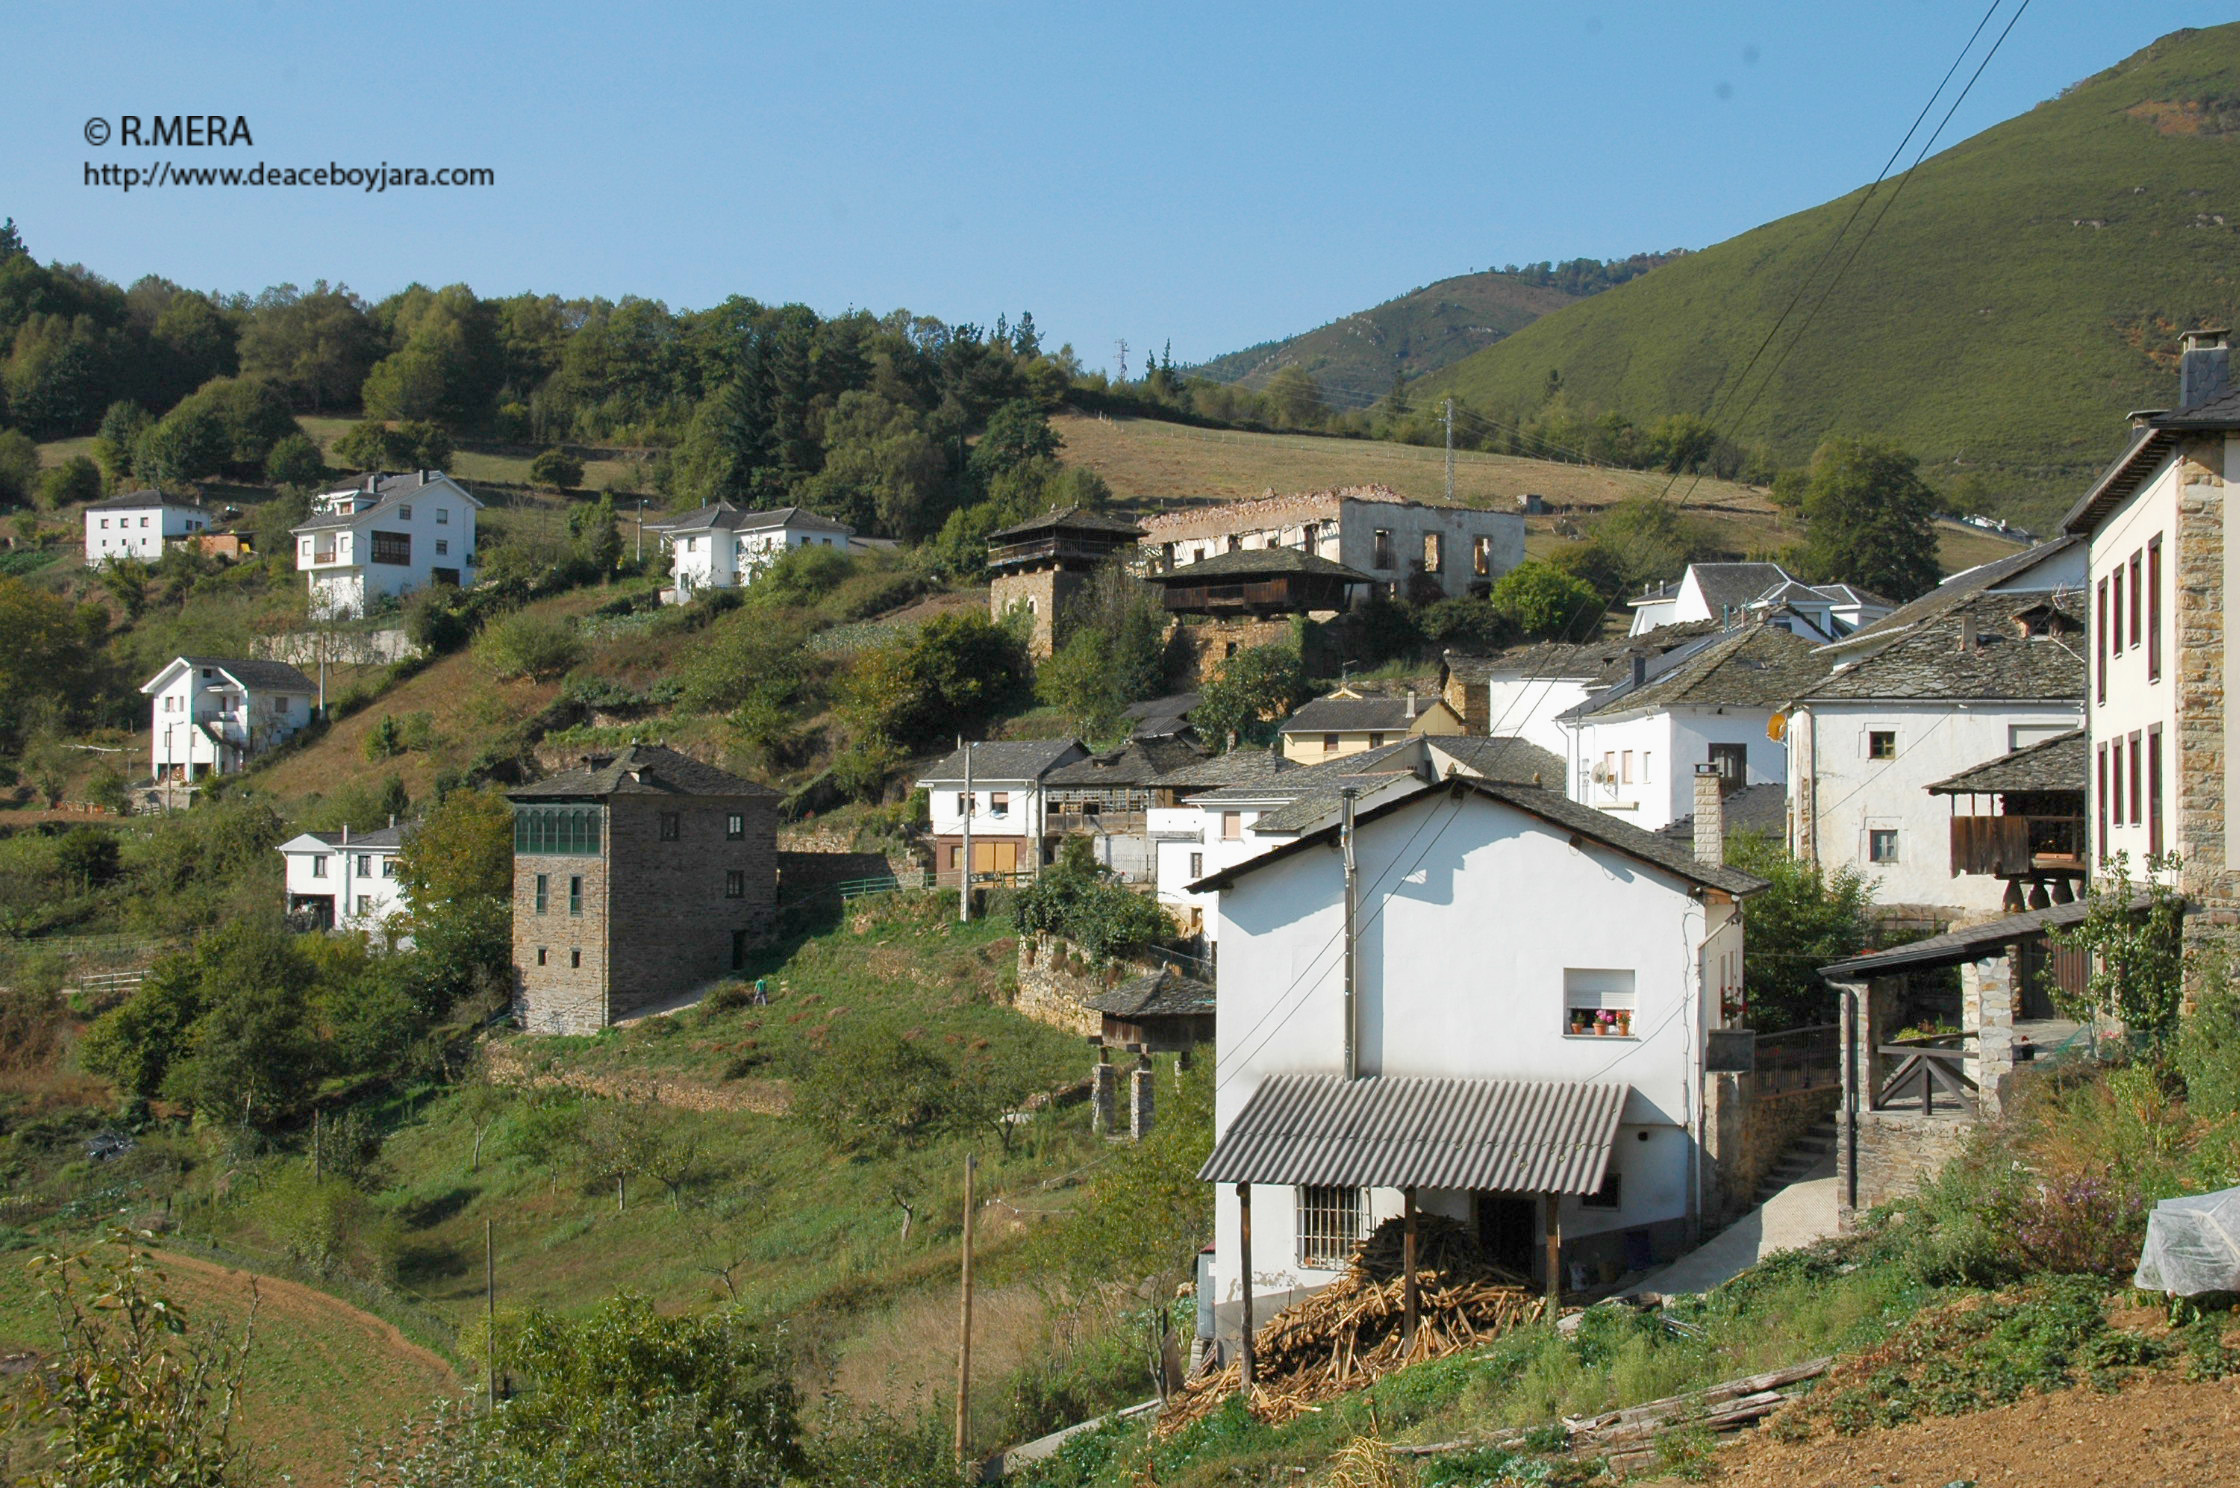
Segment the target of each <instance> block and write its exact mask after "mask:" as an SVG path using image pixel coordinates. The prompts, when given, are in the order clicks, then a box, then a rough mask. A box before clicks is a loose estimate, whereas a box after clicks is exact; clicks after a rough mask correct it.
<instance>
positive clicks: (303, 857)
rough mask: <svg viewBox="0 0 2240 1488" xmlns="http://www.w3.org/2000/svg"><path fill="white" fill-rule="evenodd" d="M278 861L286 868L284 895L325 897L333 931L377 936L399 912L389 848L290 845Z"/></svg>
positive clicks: (398, 884)
mask: <svg viewBox="0 0 2240 1488" xmlns="http://www.w3.org/2000/svg"><path fill="white" fill-rule="evenodd" d="M297 841H298V842H300V841H301V839H300V838H299V839H297ZM281 857H282V858H283V859H284V860H285V861H286V863H287V875H286V876H287V893H288V894H289V895H291V896H293V895H297V894H321V895H327V896H329V897H331V898H332V899H333V900H334V925H335V928H336V929H337V930H366V931H379V930H381V929H383V928H384V927H386V926H387V924H388V923H389V921H390V919H391V918H393V917H394V916H395V915H396V914H397V913H398V912H399V911H401V910H402V909H403V908H404V884H403V883H402V881H400V880H399V879H398V878H397V872H396V870H397V852H396V849H395V848H387V849H383V850H380V851H375V850H373V849H370V848H361V847H358V846H355V845H352V846H349V847H342V846H329V847H325V848H321V849H317V850H312V849H306V848H299V847H298V846H297V845H296V843H290V844H288V845H287V846H285V847H283V848H282V849H281ZM322 870H323V873H322ZM287 902H289V901H287V900H283V901H282V903H283V905H285V904H286V903H287Z"/></svg>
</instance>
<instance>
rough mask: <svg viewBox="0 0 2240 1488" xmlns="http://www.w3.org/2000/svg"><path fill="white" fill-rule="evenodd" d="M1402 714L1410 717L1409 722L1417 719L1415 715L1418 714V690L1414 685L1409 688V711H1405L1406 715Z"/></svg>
mask: <svg viewBox="0 0 2240 1488" xmlns="http://www.w3.org/2000/svg"><path fill="white" fill-rule="evenodd" d="M1402 716H1403V717H1405V718H1407V719H1408V721H1409V722H1411V723H1412V722H1414V721H1415V716H1416V690H1415V689H1414V688H1413V687H1411V688H1409V689H1408V711H1407V712H1406V713H1405V714H1404V715H1402Z"/></svg>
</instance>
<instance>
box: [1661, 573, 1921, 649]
mask: <svg viewBox="0 0 2240 1488" xmlns="http://www.w3.org/2000/svg"><path fill="white" fill-rule="evenodd" d="M1626 603H1627V604H1629V605H1631V606H1632V607H1633V629H1632V633H1633V634H1634V635H1645V634H1647V633H1648V632H1649V631H1652V630H1655V629H1658V628H1659V627H1660V626H1666V625H1685V624H1687V623H1689V622H1690V621H1700V620H1714V621H1717V622H1719V623H1720V624H1722V625H1724V624H1732V623H1734V622H1737V621H1741V620H1744V619H1748V618H1750V617H1751V616H1752V615H1753V614H1755V615H1757V616H1758V617H1760V618H1763V617H1764V616H1766V615H1768V614H1769V613H1771V612H1772V611H1773V610H1775V609H1778V608H1782V607H1786V608H1788V610H1789V611H1790V619H1789V620H1788V621H1787V622H1785V623H1788V624H1790V625H1791V626H1793V627H1795V628H1797V629H1799V630H1803V629H1807V628H1809V629H1811V630H1813V631H1816V632H1818V635H1817V637H1816V638H1817V639H1819V640H1823V641H1832V640H1835V639H1837V638H1839V637H1841V636H1844V635H1848V634H1849V633H1850V632H1852V631H1854V630H1857V629H1859V628H1860V627H1861V626H1864V625H1871V624H1873V623H1874V622H1875V621H1876V620H1879V619H1881V618H1882V617H1883V616H1884V615H1887V614H1889V613H1890V611H1891V610H1892V609H1893V608H1894V606H1893V605H1892V604H1891V603H1890V601H1888V600H1886V599H1883V598H1882V597H1880V596H1879V595H1874V594H1869V593H1868V592H1867V591H1866V590H1864V589H1860V588H1856V587H1854V586H1853V585H1850V584H1807V583H1804V582H1803V581H1802V580H1800V579H1798V578H1797V577H1796V576H1795V575H1793V574H1791V573H1790V572H1789V571H1788V570H1787V569H1785V568H1783V567H1782V566H1781V565H1780V564H1778V563H1691V564H1689V565H1688V568H1687V571H1686V572H1685V573H1683V574H1681V575H1680V577H1679V578H1677V579H1675V580H1673V581H1672V582H1671V583H1669V584H1666V585H1664V586H1663V587H1661V588H1658V589H1653V590H1651V591H1650V592H1649V593H1647V594H1643V595H1640V596H1638V597H1637V598H1634V599H1630V600H1628V601H1626Z"/></svg>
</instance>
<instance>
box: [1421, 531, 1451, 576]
mask: <svg viewBox="0 0 2240 1488" xmlns="http://www.w3.org/2000/svg"><path fill="white" fill-rule="evenodd" d="M1445 562H1446V536H1445V534H1444V533H1438V532H1426V533H1425V534H1424V535H1423V571H1424V572H1425V573H1427V574H1434V573H1437V572H1439V570H1440V567H1441V566H1442V565H1443V564H1444V563H1445Z"/></svg>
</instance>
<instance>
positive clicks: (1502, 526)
mask: <svg viewBox="0 0 2240 1488" xmlns="http://www.w3.org/2000/svg"><path fill="white" fill-rule="evenodd" d="M1143 530H1144V532H1145V534H1146V535H1145V537H1144V539H1143V546H1144V549H1145V551H1146V555H1147V557H1148V560H1149V562H1150V564H1151V566H1152V567H1153V568H1155V569H1157V570H1158V571H1160V572H1174V571H1176V570H1180V569H1183V568H1187V567H1188V566H1189V565H1190V564H1193V563H1201V562H1203V561H1205V560H1206V559H1208V558H1214V557H1218V556H1220V555H1222V554H1224V553H1250V552H1256V551H1259V550H1260V549H1263V548H1291V549H1294V550H1296V551H1298V552H1302V553H1307V554H1310V555H1312V556H1313V557H1317V558H1323V559H1327V560H1329V561H1330V562H1332V563H1336V564H1340V565H1342V566H1343V567H1345V568H1348V569H1352V570H1354V571H1355V572H1356V573H1357V574H1367V575H1368V576H1369V577H1370V579H1371V580H1372V581H1373V587H1374V589H1375V591H1376V592H1378V593H1380V594H1384V595H1386V596H1396V597H1398V598H1402V599H1409V600H1418V601H1422V600H1435V599H1440V598H1445V597H1452V598H1461V597H1463V596H1465V595H1468V594H1471V593H1478V594H1483V593H1485V592H1486V591H1487V590H1488V589H1489V588H1491V586H1492V585H1493V584H1495V583H1497V582H1499V580H1500V578H1501V576H1502V575H1503V574H1505V573H1507V572H1508V571H1509V570H1510V569H1512V568H1515V567H1516V566H1517V565H1518V564H1520V563H1522V562H1523V561H1524V518H1523V517H1521V516H1519V515H1518V514H1517V513H1515V512H1513V511H1508V512H1492V511H1480V510H1478V509H1476V508H1474V507H1466V506H1430V505H1427V504H1425V503H1423V502H1420V501H1410V500H1408V499H1407V498H1405V497H1403V496H1401V495H1400V494H1399V493H1398V492H1396V491H1393V490H1390V489H1389V488H1387V487H1384V486H1346V487H1343V488H1341V489H1338V490H1333V491H1303V492H1299V493H1296V494H1293V495H1288V496H1276V495H1269V496H1263V497H1259V498H1257V499H1254V500H1250V501H1234V502H1229V503H1226V504H1224V505H1221V506H1193V507H1178V508H1176V509H1174V510H1172V511H1165V512H1160V513H1158V514H1157V515H1155V516H1152V517H1148V518H1146V519H1145V520H1144V523H1143Z"/></svg>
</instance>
